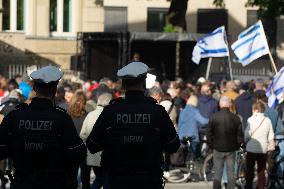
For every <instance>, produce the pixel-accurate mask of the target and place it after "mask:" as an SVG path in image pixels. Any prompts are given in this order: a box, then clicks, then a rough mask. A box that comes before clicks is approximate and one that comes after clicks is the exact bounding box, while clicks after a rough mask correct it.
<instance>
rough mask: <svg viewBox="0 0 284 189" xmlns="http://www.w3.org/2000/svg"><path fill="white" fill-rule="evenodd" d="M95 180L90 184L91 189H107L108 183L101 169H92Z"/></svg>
mask: <svg viewBox="0 0 284 189" xmlns="http://www.w3.org/2000/svg"><path fill="white" fill-rule="evenodd" d="M93 170H94V173H95V175H96V178H95V180H94V182H93V184H92V187H91V189H100V188H101V187H103V188H104V189H109V188H110V187H109V181H108V178H107V176H106V174H105V173H104V171H103V169H102V168H101V167H93Z"/></svg>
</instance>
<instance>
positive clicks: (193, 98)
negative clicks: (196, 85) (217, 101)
mask: <svg viewBox="0 0 284 189" xmlns="http://www.w3.org/2000/svg"><path fill="white" fill-rule="evenodd" d="M186 103H187V104H189V105H192V106H194V107H196V106H197V104H198V98H197V97H196V96H195V95H191V96H190V97H189V98H188V100H187V102H186Z"/></svg>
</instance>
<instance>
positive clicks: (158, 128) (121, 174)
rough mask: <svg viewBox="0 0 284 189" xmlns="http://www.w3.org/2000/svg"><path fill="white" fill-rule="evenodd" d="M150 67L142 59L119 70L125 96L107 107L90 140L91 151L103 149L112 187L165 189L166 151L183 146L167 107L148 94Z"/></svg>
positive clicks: (172, 150)
mask: <svg viewBox="0 0 284 189" xmlns="http://www.w3.org/2000/svg"><path fill="white" fill-rule="evenodd" d="M148 70H149V68H148V66H147V65H145V64H144V63H142V62H132V63H130V64H128V65H127V66H125V67H123V68H122V69H120V70H118V72H117V76H118V77H120V78H122V85H123V87H124V88H125V90H126V94H125V98H119V99H116V100H114V101H112V102H111V103H110V105H109V106H107V107H105V109H104V110H103V112H102V113H101V115H100V117H99V118H98V120H97V122H96V123H95V125H94V128H93V130H92V132H91V134H90V135H89V137H88V139H87V142H86V144H87V147H88V149H89V150H90V152H91V153H95V152H98V151H101V150H103V153H102V162H101V164H102V167H103V168H104V170H105V171H106V174H107V176H108V178H109V182H110V187H111V189H120V188H138V189H140V188H141V189H142V188H143V189H144V188H147V189H161V188H163V182H162V170H161V166H162V152H163V150H165V151H166V152H169V153H173V152H176V150H177V149H178V148H179V146H180V141H179V139H178V136H177V134H176V131H175V129H174V126H173V123H172V122H171V120H170V118H169V116H168V114H167V112H166V111H165V109H164V108H163V107H162V106H160V105H157V102H156V101H155V100H154V99H153V98H150V97H145V96H144V92H145V79H146V73H147V72H148Z"/></svg>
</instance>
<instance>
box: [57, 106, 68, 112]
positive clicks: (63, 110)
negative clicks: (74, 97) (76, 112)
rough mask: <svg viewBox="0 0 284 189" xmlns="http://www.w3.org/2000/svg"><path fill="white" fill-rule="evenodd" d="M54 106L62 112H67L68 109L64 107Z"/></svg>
mask: <svg viewBox="0 0 284 189" xmlns="http://www.w3.org/2000/svg"><path fill="white" fill-rule="evenodd" d="M54 108H55V109H56V110H59V111H61V112H64V113H67V111H66V110H65V109H64V108H61V107H59V106H54Z"/></svg>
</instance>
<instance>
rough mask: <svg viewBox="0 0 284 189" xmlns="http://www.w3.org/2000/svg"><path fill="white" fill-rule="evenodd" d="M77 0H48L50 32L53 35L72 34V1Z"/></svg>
mask: <svg viewBox="0 0 284 189" xmlns="http://www.w3.org/2000/svg"><path fill="white" fill-rule="evenodd" d="M75 1H77V0H50V10H49V11H50V13H49V20H50V22H49V23H50V27H49V28H50V32H52V35H53V36H73V35H75V33H72V32H73V28H72V27H73V25H74V24H73V23H72V22H73V20H74V19H73V16H74V15H73V14H72V10H73V7H74V6H73V3H74V2H75Z"/></svg>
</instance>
